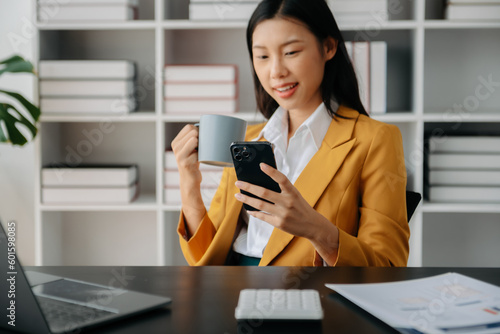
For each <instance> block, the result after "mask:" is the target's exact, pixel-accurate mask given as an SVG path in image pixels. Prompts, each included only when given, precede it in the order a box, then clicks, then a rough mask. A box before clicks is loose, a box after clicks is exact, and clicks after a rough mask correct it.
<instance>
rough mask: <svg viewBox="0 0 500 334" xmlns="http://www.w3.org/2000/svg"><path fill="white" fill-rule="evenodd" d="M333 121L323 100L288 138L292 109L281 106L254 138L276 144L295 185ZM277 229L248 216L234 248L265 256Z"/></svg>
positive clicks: (279, 164) (280, 161) (281, 167)
mask: <svg viewBox="0 0 500 334" xmlns="http://www.w3.org/2000/svg"><path fill="white" fill-rule="evenodd" d="M331 121H332V118H331V116H330V115H329V114H328V111H327V109H326V107H325V105H324V103H321V104H320V105H319V107H318V108H317V109H316V110H315V111H314V113H312V114H311V116H309V118H307V120H305V121H304V123H302V124H301V125H300V126H299V128H298V129H297V130H296V131H295V133H294V135H293V136H292V137H291V138H290V141H288V140H287V139H288V112H287V111H286V110H285V109H283V108H281V107H279V108H278V109H276V111H275V112H274V114H273V115H272V116H271V118H270V119H269V121H268V122H267V124H266V125H265V126H264V128H263V129H262V131H261V132H260V134H259V136H258V137H257V138H255V139H253V141H257V140H259V139H261V138H262V137H264V138H265V139H266V140H267V141H269V142H271V143H273V144H274V155H275V158H276V166H277V168H278V170H279V171H280V172H281V173H283V174H284V175H286V177H287V178H288V180H290V182H291V183H292V184H293V183H295V181H296V180H297V178H298V177H299V175H300V173H302V170H303V169H304V168H305V167H306V165H307V164H308V163H309V160H311V158H312V157H313V156H314V154H316V152H317V151H318V150H319V148H320V146H321V143H322V142H323V138H324V137H325V135H326V132H327V131H328V127H329V126H330V122H331ZM273 229H274V227H273V226H272V225H271V224H269V223H267V222H265V221H262V220H260V219H257V218H255V217H252V216H248V224H247V225H245V224H244V225H243V227H242V229H241V231H240V234H239V235H238V237H237V238H236V240H235V242H234V245H233V250H234V251H235V252H237V253H240V254H244V255H246V256H251V257H257V258H261V257H262V254H263V253H264V249H265V248H266V245H267V243H268V241H269V238H270V237H271V233H272V232H273Z"/></svg>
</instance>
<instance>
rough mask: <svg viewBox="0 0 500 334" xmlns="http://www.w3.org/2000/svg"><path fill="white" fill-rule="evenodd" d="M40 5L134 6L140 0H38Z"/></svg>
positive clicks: (137, 4)
mask: <svg viewBox="0 0 500 334" xmlns="http://www.w3.org/2000/svg"><path fill="white" fill-rule="evenodd" d="M38 4H39V5H58V6H71V5H92V6H94V5H115V6H116V5H128V6H132V7H137V6H139V0H66V1H56V0H38Z"/></svg>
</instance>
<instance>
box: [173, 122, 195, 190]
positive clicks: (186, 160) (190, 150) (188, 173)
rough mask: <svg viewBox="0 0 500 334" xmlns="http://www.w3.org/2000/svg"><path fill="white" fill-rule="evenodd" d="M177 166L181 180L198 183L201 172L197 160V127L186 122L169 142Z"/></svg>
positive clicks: (193, 183)
mask: <svg viewBox="0 0 500 334" xmlns="http://www.w3.org/2000/svg"><path fill="white" fill-rule="evenodd" d="M171 146H172V150H173V151H174V155H175V160H176V161H177V166H178V168H179V174H180V177H181V181H184V183H185V182H186V181H187V182H188V183H190V184H192V185H196V184H197V185H200V183H201V173H200V163H199V162H198V150H197V148H198V128H197V127H196V126H194V125H192V124H187V125H186V126H185V127H184V128H182V130H181V131H180V132H179V133H178V134H177V136H176V137H175V138H174V140H172V143H171Z"/></svg>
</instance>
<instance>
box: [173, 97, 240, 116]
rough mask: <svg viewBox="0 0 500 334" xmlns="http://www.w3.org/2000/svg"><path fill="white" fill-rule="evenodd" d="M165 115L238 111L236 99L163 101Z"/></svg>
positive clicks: (230, 112)
mask: <svg viewBox="0 0 500 334" xmlns="http://www.w3.org/2000/svg"><path fill="white" fill-rule="evenodd" d="M164 108H165V113H166V114H193V115H203V114H233V113H235V112H237V111H238V100H237V99H226V100H220V99H216V100H215V99H213V100H204V99H200V100H187V99H186V100H172V99H167V100H165V105H164Z"/></svg>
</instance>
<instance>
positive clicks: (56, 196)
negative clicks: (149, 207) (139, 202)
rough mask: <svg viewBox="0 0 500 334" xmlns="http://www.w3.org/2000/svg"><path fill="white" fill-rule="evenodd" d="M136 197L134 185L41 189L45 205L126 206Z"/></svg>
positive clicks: (136, 191) (136, 188) (136, 192)
mask: <svg viewBox="0 0 500 334" xmlns="http://www.w3.org/2000/svg"><path fill="white" fill-rule="evenodd" d="M137 195H138V187H137V185H136V184H134V185H132V186H131V187H123V188H118V187H117V188H90V187H88V188H52V187H42V202H43V203H45V204H127V203H130V202H132V200H134V199H135V198H136V197H137Z"/></svg>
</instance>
